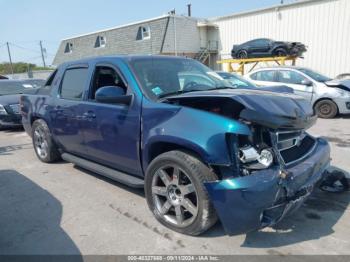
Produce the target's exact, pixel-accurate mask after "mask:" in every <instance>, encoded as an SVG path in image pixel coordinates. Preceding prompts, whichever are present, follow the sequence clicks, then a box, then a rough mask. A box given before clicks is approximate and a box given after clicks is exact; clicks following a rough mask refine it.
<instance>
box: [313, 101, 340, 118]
mask: <svg viewBox="0 0 350 262" xmlns="http://www.w3.org/2000/svg"><path fill="white" fill-rule="evenodd" d="M315 111H316V114H317V115H318V116H319V117H321V118H334V117H335V116H336V115H337V113H338V107H337V105H336V104H335V103H334V102H333V101H331V100H321V101H319V102H317V103H316V105H315Z"/></svg>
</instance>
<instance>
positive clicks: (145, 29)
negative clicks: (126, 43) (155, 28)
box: [136, 25, 151, 40]
mask: <svg viewBox="0 0 350 262" xmlns="http://www.w3.org/2000/svg"><path fill="white" fill-rule="evenodd" d="M150 38H151V28H150V27H149V26H148V25H147V26H140V27H139V29H138V31H137V35H136V40H145V39H150Z"/></svg>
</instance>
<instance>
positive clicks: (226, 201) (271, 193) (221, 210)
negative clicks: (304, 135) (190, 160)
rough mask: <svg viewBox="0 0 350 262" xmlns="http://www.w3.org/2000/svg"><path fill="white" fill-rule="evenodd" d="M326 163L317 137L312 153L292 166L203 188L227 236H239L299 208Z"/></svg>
mask: <svg viewBox="0 0 350 262" xmlns="http://www.w3.org/2000/svg"><path fill="white" fill-rule="evenodd" d="M329 163H330V148H329V145H328V143H327V141H325V140H323V139H320V138H319V139H317V140H316V146H315V148H314V150H313V151H312V153H311V154H309V155H308V156H307V158H305V159H303V161H302V162H300V163H298V164H296V165H294V166H292V167H289V168H287V169H284V170H281V168H280V167H279V166H274V167H272V168H269V169H265V170H259V171H256V172H254V173H252V174H251V175H248V176H244V177H238V178H230V179H225V180H220V181H214V182H207V183H205V186H206V188H207V191H208V193H209V196H210V198H211V201H212V203H213V205H214V207H215V209H216V212H217V214H218V216H219V218H220V221H221V223H222V225H223V227H224V229H225V231H226V233H227V234H229V235H235V234H242V233H247V232H249V231H253V230H257V229H260V228H262V227H266V226H271V225H274V224H276V223H278V222H279V221H281V220H282V219H283V218H284V217H285V216H286V215H288V214H290V213H292V212H293V211H294V210H296V209H298V208H299V207H300V206H301V205H302V203H303V202H304V201H305V200H306V199H307V197H308V196H309V195H310V194H311V193H312V191H313V189H314V187H315V186H318V184H319V183H320V181H321V180H322V178H323V175H324V173H325V171H326V169H327V168H328V166H329Z"/></svg>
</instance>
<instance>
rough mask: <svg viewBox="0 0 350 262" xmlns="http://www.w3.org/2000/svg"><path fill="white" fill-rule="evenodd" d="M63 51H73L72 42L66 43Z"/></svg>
mask: <svg viewBox="0 0 350 262" xmlns="http://www.w3.org/2000/svg"><path fill="white" fill-rule="evenodd" d="M64 52H65V53H72V52H73V44H72V43H67V44H66V47H65V48H64Z"/></svg>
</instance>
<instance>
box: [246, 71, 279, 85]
mask: <svg viewBox="0 0 350 262" xmlns="http://www.w3.org/2000/svg"><path fill="white" fill-rule="evenodd" d="M249 78H250V79H251V80H252V81H253V82H254V83H255V84H256V85H258V86H279V85H281V84H280V83H278V82H277V79H276V71H275V70H261V71H257V72H255V73H252V74H251V75H249Z"/></svg>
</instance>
